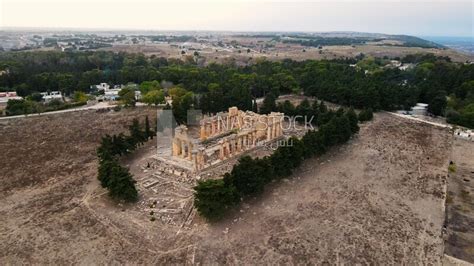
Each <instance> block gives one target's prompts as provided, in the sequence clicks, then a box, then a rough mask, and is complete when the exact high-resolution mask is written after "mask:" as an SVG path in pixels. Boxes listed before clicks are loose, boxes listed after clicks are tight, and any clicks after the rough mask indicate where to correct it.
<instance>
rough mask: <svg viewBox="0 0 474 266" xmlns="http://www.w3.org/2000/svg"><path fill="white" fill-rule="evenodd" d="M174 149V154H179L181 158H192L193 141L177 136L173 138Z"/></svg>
mask: <svg viewBox="0 0 474 266" xmlns="http://www.w3.org/2000/svg"><path fill="white" fill-rule="evenodd" d="M172 149H173V150H172V153H173V156H179V157H181V158H186V159H188V160H192V155H193V154H192V150H193V143H192V142H191V141H185V140H181V139H177V138H175V139H173V147H172Z"/></svg>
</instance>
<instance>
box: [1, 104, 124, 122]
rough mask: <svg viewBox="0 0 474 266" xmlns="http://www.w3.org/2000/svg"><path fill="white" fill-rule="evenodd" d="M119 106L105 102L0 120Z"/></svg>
mask: <svg viewBox="0 0 474 266" xmlns="http://www.w3.org/2000/svg"><path fill="white" fill-rule="evenodd" d="M115 106H117V105H113V104H112V105H111V104H108V103H105V102H100V103H97V104H94V105H90V106H81V107H78V108H71V109H66V110H59V111H52V112H46V113H41V114H29V115H27V116H26V115H12V116H5V117H0V120H8V119H18V118H26V117H32V116H40V115H41V116H43V115H53V114H61V113H69V112H77V111H84V110H98V109H106V108H113V107H115Z"/></svg>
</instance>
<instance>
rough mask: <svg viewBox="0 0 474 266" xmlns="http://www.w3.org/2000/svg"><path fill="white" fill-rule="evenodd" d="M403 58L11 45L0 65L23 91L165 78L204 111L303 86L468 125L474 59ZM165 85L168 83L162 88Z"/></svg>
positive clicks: (338, 99) (250, 105) (9, 83)
mask: <svg viewBox="0 0 474 266" xmlns="http://www.w3.org/2000/svg"><path fill="white" fill-rule="evenodd" d="M387 59H388V58H387ZM357 60H359V61H360V62H359V63H357ZM400 60H401V61H402V62H404V63H412V64H414V65H413V66H412V68H409V69H408V70H400V69H398V68H396V67H384V66H383V65H382V64H380V62H388V60H385V61H384V60H379V59H377V58H375V59H374V60H369V59H367V58H366V57H364V56H363V55H361V56H360V57H358V58H356V59H337V60H332V61H328V60H321V61H314V60H306V61H293V60H289V59H286V60H282V61H279V62H270V61H267V60H264V59H260V60H257V62H256V63H255V64H252V65H248V66H242V67H238V66H235V65H233V64H225V65H224V64H210V65H208V66H206V67H200V66H198V65H196V63H195V62H194V61H192V60H191V61H181V60H177V59H165V58H159V57H156V56H151V57H145V56H144V55H143V54H126V53H113V52H105V51H97V52H74V53H62V52H52V51H48V52H21V53H18V52H16V53H15V52H7V53H1V54H0V70H3V71H4V72H3V74H2V75H0V87H6V88H9V89H15V90H16V91H17V92H18V93H19V94H20V95H22V96H26V95H30V94H32V93H33V92H40V91H47V90H60V91H63V92H65V94H66V95H69V94H71V93H72V92H74V91H76V90H80V91H87V90H88V89H89V86H90V85H92V84H98V83H100V82H108V83H111V84H126V83H128V82H135V83H137V84H143V83H144V82H149V83H150V84H148V85H147V84H145V85H147V86H148V87H153V86H154V87H155V88H156V87H159V84H160V83H163V82H164V81H166V82H167V83H170V84H172V85H179V86H181V87H182V88H184V89H186V90H187V91H188V92H191V93H192V96H193V103H194V107H196V108H199V109H201V110H203V112H205V113H215V112H218V111H222V110H225V109H226V108H228V107H230V106H237V107H239V109H242V110H254V109H255V106H254V102H253V100H254V99H255V98H258V97H263V96H265V95H267V94H268V93H272V94H273V96H275V97H278V96H279V95H281V94H288V93H299V92H303V93H304V94H306V95H308V96H315V97H318V98H319V99H322V100H325V101H330V102H334V103H338V104H341V105H346V106H354V107H355V108H360V109H364V108H372V109H373V110H380V109H383V110H396V109H408V108H410V107H411V106H414V105H415V103H417V102H424V103H428V104H429V105H430V108H429V110H430V111H431V112H432V113H433V114H435V115H444V114H448V113H449V114H450V117H449V120H450V121H452V122H455V123H461V124H464V125H469V124H471V123H470V120H471V119H470V118H472V112H470V110H471V109H470V107H469V104H471V103H473V101H472V97H470V96H469V95H472V94H469V93H467V92H466V91H469V84H470V83H469V82H471V81H473V80H474V65H473V64H460V63H454V62H451V61H450V60H449V58H446V57H436V56H434V55H421V54H415V55H409V56H406V57H405V58H401V59H400ZM355 63H357V64H356V65H355V66H354V64H355ZM153 84H154V85H153ZM147 86H143V88H144V89H143V90H144V91H142V93H143V92H144V93H143V95H144V96H146V97H145V99H146V101H147V103H149V104H155V103H161V102H162V99H163V98H162V95H161V93H159V92H154V93H152V94H151V95H146V94H147V93H148V92H149V91H147V89H146V87H147ZM141 89H142V86H141ZM159 89H161V87H159ZM167 89H168V88H165V87H164V88H163V90H164V91H163V93H164V95H166V90H167ZM157 94H158V95H157ZM189 98H190V95H189V96H187V97H185V100H184V103H183V104H182V106H183V107H186V106H187V105H188V103H189ZM446 101H447V102H446ZM180 105H181V104H180ZM178 109H184V108H181V107H179V108H178ZM447 110H448V111H450V112H447ZM263 112H267V110H265V109H264V110H263ZM178 113H179V111H178ZM468 120H469V121H468Z"/></svg>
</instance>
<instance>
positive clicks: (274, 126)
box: [272, 121, 277, 139]
mask: <svg viewBox="0 0 474 266" xmlns="http://www.w3.org/2000/svg"><path fill="white" fill-rule="evenodd" d="M276 131H277V124H276V122H275V121H273V124H272V139H274V138H276V136H277V133H276Z"/></svg>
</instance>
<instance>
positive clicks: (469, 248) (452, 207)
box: [446, 138, 474, 263]
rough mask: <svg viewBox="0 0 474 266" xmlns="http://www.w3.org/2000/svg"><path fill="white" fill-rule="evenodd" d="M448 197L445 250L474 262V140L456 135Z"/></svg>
mask: <svg viewBox="0 0 474 266" xmlns="http://www.w3.org/2000/svg"><path fill="white" fill-rule="evenodd" d="M451 160H452V161H453V162H454V164H455V165H456V168H455V170H454V171H452V172H450V173H449V179H448V198H447V200H446V228H447V234H446V254H448V255H451V256H454V257H456V258H459V259H463V260H466V261H469V262H471V263H474V230H473V228H474V142H472V141H467V140H462V139H458V138H457V139H456V140H455V141H454V144H453V149H452V153H451Z"/></svg>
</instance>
